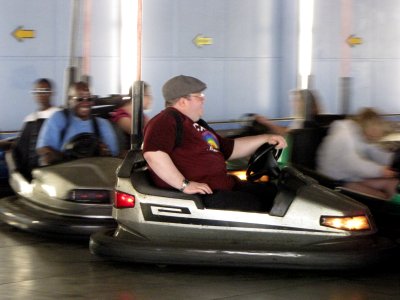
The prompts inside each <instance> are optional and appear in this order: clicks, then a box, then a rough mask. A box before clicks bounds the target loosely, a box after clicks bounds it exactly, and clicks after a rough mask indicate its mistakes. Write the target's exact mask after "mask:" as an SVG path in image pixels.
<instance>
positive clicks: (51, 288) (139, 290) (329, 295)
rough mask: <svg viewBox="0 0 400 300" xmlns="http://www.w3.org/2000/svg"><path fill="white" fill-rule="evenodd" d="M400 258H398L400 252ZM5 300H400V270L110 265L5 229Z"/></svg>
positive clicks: (1, 249) (84, 249)
mask: <svg viewBox="0 0 400 300" xmlns="http://www.w3.org/2000/svg"><path fill="white" fill-rule="evenodd" d="M399 255H400V253H399ZM0 299H1V300H8V299H30V300H35V299H52V300H54V299H121V300H133V299H135V300H141V299H171V300H172V299H173V300H177V299H185V300H186V299H246V300H247V299H307V300H313V299H331V300H336V299H337V300H343V299H354V300H361V299H374V300H375V299H400V270H399V264H396V265H387V266H381V267H380V268H379V269H375V270H358V271H350V272H349V271H340V272H339V271H335V272H332V271H323V272H322V271H293V270H292V271H290V270H271V269H246V268H212V267H190V266H164V267H160V266H155V265H141V264H128V263H121V262H119V263H118V262H112V261H106V260H103V259H101V258H98V257H95V256H93V255H91V254H90V252H89V250H88V243H87V242H63V241H57V240H52V239H46V238H42V237H39V236H36V235H33V234H30V233H27V232H23V231H20V230H17V229H14V228H12V227H10V226H8V225H6V224H3V223H0Z"/></svg>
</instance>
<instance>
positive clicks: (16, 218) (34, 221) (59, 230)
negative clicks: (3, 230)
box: [0, 196, 117, 239]
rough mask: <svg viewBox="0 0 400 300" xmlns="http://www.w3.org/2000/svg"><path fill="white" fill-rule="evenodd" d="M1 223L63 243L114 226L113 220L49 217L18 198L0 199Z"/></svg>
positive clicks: (46, 213) (86, 236) (54, 215)
mask: <svg viewBox="0 0 400 300" xmlns="http://www.w3.org/2000/svg"><path fill="white" fill-rule="evenodd" d="M0 219H1V221H3V222H4V223H6V224H9V225H11V226H14V227H17V228H19V229H22V230H25V231H30V232H34V233H37V234H40V235H44V236H50V237H55V238H62V239H64V238H72V239H81V238H89V236H90V235H91V234H92V233H94V232H96V231H99V230H102V229H113V228H116V226H117V225H116V222H115V220H114V219H112V218H107V219H104V218H83V217H82V218H79V217H70V216H62V215H57V214H52V213H49V212H47V211H44V210H42V209H40V208H36V207H34V206H30V205H27V204H26V203H25V201H24V200H21V199H19V198H18V197H17V196H10V197H6V198H3V199H0Z"/></svg>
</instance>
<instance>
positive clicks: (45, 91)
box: [31, 88, 51, 94]
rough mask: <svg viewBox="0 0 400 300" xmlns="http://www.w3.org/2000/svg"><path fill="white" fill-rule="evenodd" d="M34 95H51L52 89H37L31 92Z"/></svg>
mask: <svg viewBox="0 0 400 300" xmlns="http://www.w3.org/2000/svg"><path fill="white" fill-rule="evenodd" d="M31 93H32V94H50V93H51V89H49V88H36V89H34V90H32V91H31Z"/></svg>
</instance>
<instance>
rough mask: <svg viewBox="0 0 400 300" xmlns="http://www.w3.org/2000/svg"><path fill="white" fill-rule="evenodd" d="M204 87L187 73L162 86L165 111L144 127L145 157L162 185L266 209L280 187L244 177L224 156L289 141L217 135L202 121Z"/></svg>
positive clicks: (225, 205) (238, 206) (224, 204)
mask: <svg viewBox="0 0 400 300" xmlns="http://www.w3.org/2000/svg"><path fill="white" fill-rule="evenodd" d="M205 89H206V84H205V83H203V82H202V81H200V80H199V79H197V78H193V77H190V76H185V75H180V76H176V77H173V78H171V79H170V80H168V81H167V82H166V83H165V84H164V86H163V89H162V92H163V96H164V99H165V104H166V109H164V110H163V111H162V112H160V113H159V114H158V115H156V116H155V117H153V118H152V119H151V120H150V121H149V123H148V124H147V126H146V128H145V131H144V144H143V155H144V158H145V159H146V161H147V163H148V166H149V169H150V173H151V175H152V178H153V181H154V182H155V184H156V185H157V186H159V187H162V188H174V189H177V190H179V191H181V192H183V193H186V194H201V195H202V199H203V202H204V205H205V206H206V207H208V208H214V209H230V210H245V211H268V210H269V209H270V207H271V204H272V201H273V199H274V198H275V195H276V193H277V190H276V186H275V185H274V184H272V183H258V182H257V183H251V182H246V181H240V180H239V179H238V178H236V177H233V176H231V175H229V174H228V173H227V169H226V163H225V160H227V159H232V158H233V159H234V158H239V157H244V156H248V155H250V154H252V153H254V152H255V150H256V149H257V148H259V147H260V146H261V145H262V144H264V143H270V144H275V145H276V148H277V149H281V148H283V147H285V146H286V141H285V139H284V138H283V137H282V136H279V135H268V134H263V135H257V136H247V137H241V138H236V139H228V138H223V137H221V136H219V135H218V134H217V133H216V132H215V131H214V130H213V129H212V128H211V127H210V126H209V125H208V124H207V123H206V122H205V121H204V120H202V119H200V118H201V116H202V115H203V106H204V101H205V95H204V94H203V91H204V90H205ZM179 128H180V129H179Z"/></svg>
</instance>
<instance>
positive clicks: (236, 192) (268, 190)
mask: <svg viewBox="0 0 400 300" xmlns="http://www.w3.org/2000/svg"><path fill="white" fill-rule="evenodd" d="M276 194H277V188H276V186H275V185H274V184H272V183H268V182H267V183H261V182H246V181H242V182H239V183H237V184H236V185H235V187H234V189H233V190H218V191H214V193H213V194H207V195H203V196H202V199H203V203H204V205H205V206H206V207H207V208H213V209H226V210H240V211H259V212H267V211H269V210H270V209H271V207H272V204H273V200H274V198H275V196H276Z"/></svg>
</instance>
